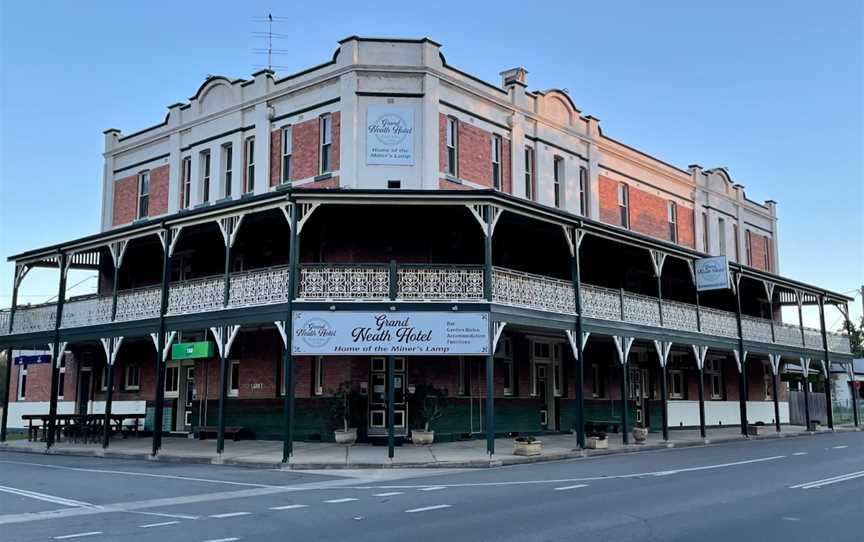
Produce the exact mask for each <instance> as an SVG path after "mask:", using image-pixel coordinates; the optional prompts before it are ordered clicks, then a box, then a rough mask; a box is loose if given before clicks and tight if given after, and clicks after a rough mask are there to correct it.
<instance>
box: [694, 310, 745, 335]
mask: <svg viewBox="0 0 864 542" xmlns="http://www.w3.org/2000/svg"><path fill="white" fill-rule="evenodd" d="M699 319H700V322H701V323H702V333H705V334H706V335H719V336H721V337H730V338H733V339H737V338H738V319H737V318H736V317H735V313H732V312H726V311H718V310H716V309H709V308H706V307H699Z"/></svg>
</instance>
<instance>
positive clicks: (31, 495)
mask: <svg viewBox="0 0 864 542" xmlns="http://www.w3.org/2000/svg"><path fill="white" fill-rule="evenodd" d="M0 491H2V492H4V493H11V494H12V495H18V496H20V497H27V498H28V499H36V500H38V501H45V502H53V503H54V504H62V505H65V506H81V507H83V506H93V505H92V504H90V503H89V502H84V501H76V500H72V499H66V498H64V497H58V496H57V495H48V494H45V493H37V492H36V491H30V490H29V489H18V488H16V487H8V486H0Z"/></svg>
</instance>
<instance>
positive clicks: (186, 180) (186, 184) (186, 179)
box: [181, 156, 192, 209]
mask: <svg viewBox="0 0 864 542" xmlns="http://www.w3.org/2000/svg"><path fill="white" fill-rule="evenodd" d="M181 171H182V174H183V205H182V207H183V208H184V209H188V208H189V207H191V206H192V157H191V156H186V157H184V158H183V163H182V166H181Z"/></svg>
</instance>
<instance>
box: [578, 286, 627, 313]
mask: <svg viewBox="0 0 864 542" xmlns="http://www.w3.org/2000/svg"><path fill="white" fill-rule="evenodd" d="M581 293H582V312H583V313H584V315H585V316H586V317H588V318H597V319H598V320H617V321H620V320H621V296H620V293H619V291H618V290H612V289H610V288H603V287H602V286H590V285H588V284H583V285H582V289H581Z"/></svg>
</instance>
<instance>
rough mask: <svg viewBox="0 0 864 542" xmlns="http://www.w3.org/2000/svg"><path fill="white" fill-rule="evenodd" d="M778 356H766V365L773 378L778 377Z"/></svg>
mask: <svg viewBox="0 0 864 542" xmlns="http://www.w3.org/2000/svg"><path fill="white" fill-rule="evenodd" d="M780 358H781V356H780V354H768V363H769V364H770V365H771V370H772V371H773V372H774V375H775V376H780Z"/></svg>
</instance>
